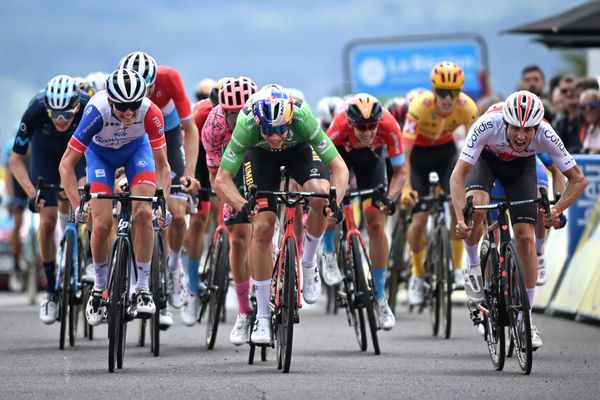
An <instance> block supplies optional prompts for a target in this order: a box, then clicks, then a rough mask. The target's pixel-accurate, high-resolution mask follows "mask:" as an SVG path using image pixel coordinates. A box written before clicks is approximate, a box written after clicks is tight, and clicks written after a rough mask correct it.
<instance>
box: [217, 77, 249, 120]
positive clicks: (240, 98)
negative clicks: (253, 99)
mask: <svg viewBox="0 0 600 400" xmlns="http://www.w3.org/2000/svg"><path fill="white" fill-rule="evenodd" d="M257 91H258V87H257V86H256V83H254V82H252V80H251V79H250V78H246V77H245V76H240V77H239V78H236V79H230V80H228V81H227V82H225V83H224V84H223V87H221V89H220V90H219V105H220V106H221V108H222V109H223V110H225V111H240V110H241V109H242V108H243V107H244V104H246V101H248V99H249V98H250V96H252V95H253V94H254V93H256V92H257Z"/></svg>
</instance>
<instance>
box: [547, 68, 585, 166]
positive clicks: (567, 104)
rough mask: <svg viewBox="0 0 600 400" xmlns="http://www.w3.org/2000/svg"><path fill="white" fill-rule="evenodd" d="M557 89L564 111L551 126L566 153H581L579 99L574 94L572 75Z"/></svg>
mask: <svg viewBox="0 0 600 400" xmlns="http://www.w3.org/2000/svg"><path fill="white" fill-rule="evenodd" d="M559 88H560V94H561V96H562V98H563V100H564V110H563V111H562V112H561V113H560V114H558V115H557V116H556V118H555V120H554V123H553V124H552V125H553V128H554V130H555V131H556V133H557V134H558V136H559V137H560V139H561V140H562V141H563V143H564V145H565V148H566V149H567V151H568V152H569V153H571V154H578V153H580V152H581V138H580V130H581V123H582V117H581V113H580V112H579V99H578V98H577V96H576V94H575V77H574V76H572V75H568V76H565V77H563V78H562V79H561V80H560V84H559Z"/></svg>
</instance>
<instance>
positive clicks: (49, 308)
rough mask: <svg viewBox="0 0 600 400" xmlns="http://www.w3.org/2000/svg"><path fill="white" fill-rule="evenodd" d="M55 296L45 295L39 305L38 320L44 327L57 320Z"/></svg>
mask: <svg viewBox="0 0 600 400" xmlns="http://www.w3.org/2000/svg"><path fill="white" fill-rule="evenodd" d="M57 300H58V299H57V296H56V295H55V294H49V293H47V294H46V296H44V300H42V304H41V305H40V320H42V322H43V323H45V324H46V325H51V324H53V323H54V322H56V319H57V318H58V301H57Z"/></svg>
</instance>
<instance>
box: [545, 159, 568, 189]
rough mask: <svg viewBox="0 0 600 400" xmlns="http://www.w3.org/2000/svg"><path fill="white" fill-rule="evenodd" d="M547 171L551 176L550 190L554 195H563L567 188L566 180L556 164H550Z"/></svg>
mask: <svg viewBox="0 0 600 400" xmlns="http://www.w3.org/2000/svg"><path fill="white" fill-rule="evenodd" d="M546 168H548V171H550V173H551V174H552V190H553V191H554V193H555V194H556V193H564V192H565V189H566V187H567V180H566V179H565V176H564V175H563V173H562V172H560V169H559V168H558V167H557V166H556V164H552V165H550V166H548V167H546Z"/></svg>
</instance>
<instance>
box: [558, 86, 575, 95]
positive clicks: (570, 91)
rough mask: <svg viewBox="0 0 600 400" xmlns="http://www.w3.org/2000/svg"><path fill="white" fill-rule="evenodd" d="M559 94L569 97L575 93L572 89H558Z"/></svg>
mask: <svg viewBox="0 0 600 400" xmlns="http://www.w3.org/2000/svg"><path fill="white" fill-rule="evenodd" d="M560 93H561V94H568V95H569V96H570V95H572V94H573V93H575V89H573V88H561V89H560Z"/></svg>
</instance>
